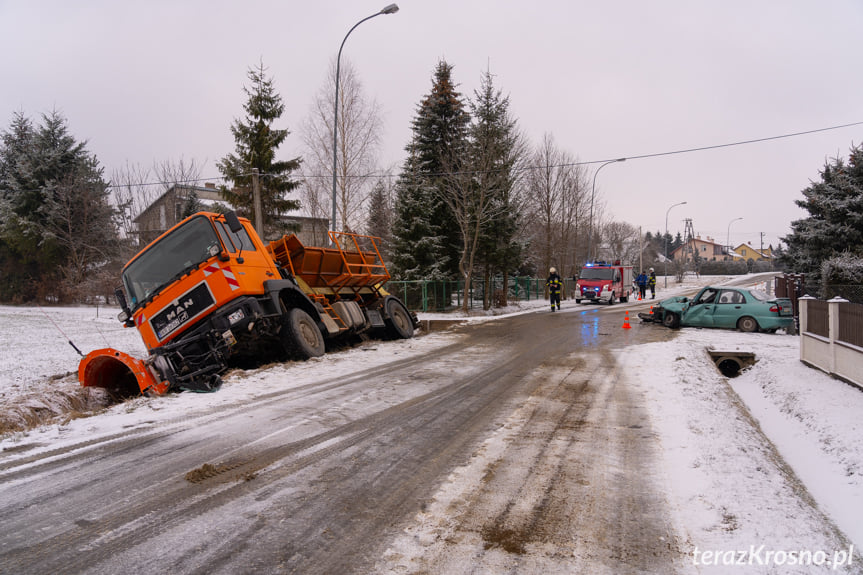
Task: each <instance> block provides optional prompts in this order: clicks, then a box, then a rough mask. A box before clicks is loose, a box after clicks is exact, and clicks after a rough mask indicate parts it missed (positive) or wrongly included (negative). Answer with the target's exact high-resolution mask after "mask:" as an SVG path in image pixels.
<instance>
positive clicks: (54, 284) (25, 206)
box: [0, 111, 117, 301]
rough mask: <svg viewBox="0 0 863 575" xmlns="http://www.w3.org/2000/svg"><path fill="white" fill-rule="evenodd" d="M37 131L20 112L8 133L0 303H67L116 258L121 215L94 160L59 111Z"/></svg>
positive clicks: (2, 173) (2, 172) (0, 170)
mask: <svg viewBox="0 0 863 575" xmlns="http://www.w3.org/2000/svg"><path fill="white" fill-rule="evenodd" d="M42 121H43V123H42V125H41V126H40V127H39V128H38V129H32V128H31V127H30V125H29V121H27V120H26V119H25V118H24V117H23V115H22V114H18V115H16V116H15V117H14V118H13V122H12V125H11V126H10V130H9V131H7V132H5V133H4V135H3V142H4V147H3V150H2V154H0V156H2V160H0V166H2V167H0V177H2V181H3V185H2V188H3V192H2V202H0V203H2V208H0V209H2V223H0V243H2V245H3V249H2V266H3V272H4V273H2V274H0V276H2V278H3V281H2V285H0V298H2V299H4V300H21V301H29V300H31V299H34V298H40V297H50V298H51V299H52V300H53V301H63V300H64V299H68V298H69V297H71V295H72V294H73V292H74V290H75V289H76V288H77V287H78V286H79V285H80V284H82V283H83V282H84V281H85V280H86V277H87V275H88V274H89V273H91V272H93V271H94V270H95V269H97V268H98V267H100V266H104V265H105V264H106V263H107V262H110V260H111V259H112V258H114V257H115V255H116V252H115V251H114V248H116V245H117V230H116V225H115V221H114V215H115V211H114V209H113V208H112V207H111V205H110V202H109V201H108V194H107V183H106V182H105V181H104V179H103V175H102V168H101V167H100V166H99V162H98V160H97V159H96V157H95V156H93V155H91V154H90V153H89V152H88V151H87V149H86V143H85V142H78V141H76V140H75V138H74V137H73V136H72V135H71V134H70V133H69V129H68V126H67V124H66V119H65V118H64V117H63V116H62V115H61V114H60V113H59V112H56V111H54V112H52V113H51V114H43V116H42Z"/></svg>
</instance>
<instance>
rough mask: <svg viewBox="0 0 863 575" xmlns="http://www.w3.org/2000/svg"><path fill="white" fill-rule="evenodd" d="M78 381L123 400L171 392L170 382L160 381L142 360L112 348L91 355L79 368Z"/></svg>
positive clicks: (95, 351)
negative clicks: (126, 397)
mask: <svg viewBox="0 0 863 575" xmlns="http://www.w3.org/2000/svg"><path fill="white" fill-rule="evenodd" d="M78 381H79V382H80V383H81V385H82V386H84V387H101V388H104V389H107V390H108V391H110V392H112V393H116V394H119V395H122V396H132V395H139V394H142V393H143V394H144V395H161V394H163V393H165V392H166V391H167V390H168V382H166V381H158V380H157V379H156V378H155V377H154V376H153V373H152V372H151V371H150V370H149V369H148V368H147V365H146V364H145V363H144V362H143V361H142V360H140V359H138V358H136V357H132V356H131V355H128V354H125V353H123V352H122V351H117V350H116V349H111V348H104V349H97V350H94V351H91V352H90V353H88V354H87V357H85V358H84V359H82V360H81V363H80V364H78Z"/></svg>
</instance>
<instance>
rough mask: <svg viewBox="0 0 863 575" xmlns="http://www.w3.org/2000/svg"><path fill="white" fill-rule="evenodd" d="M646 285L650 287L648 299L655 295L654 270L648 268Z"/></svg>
mask: <svg viewBox="0 0 863 575" xmlns="http://www.w3.org/2000/svg"><path fill="white" fill-rule="evenodd" d="M647 287H649V288H650V299H654V298H655V297H656V272H655V271H653V268H650V275H649V276H647Z"/></svg>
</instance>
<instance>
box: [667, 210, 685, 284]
mask: <svg viewBox="0 0 863 575" xmlns="http://www.w3.org/2000/svg"><path fill="white" fill-rule="evenodd" d="M685 203H686V202H680V203H679V204H674V205H673V206H671V208H673V207H675V206H682V205H683V204H685ZM671 208H668V210H667V211H666V212H665V272H664V274H665V287H666V289H667V288H668V212H670V211H671Z"/></svg>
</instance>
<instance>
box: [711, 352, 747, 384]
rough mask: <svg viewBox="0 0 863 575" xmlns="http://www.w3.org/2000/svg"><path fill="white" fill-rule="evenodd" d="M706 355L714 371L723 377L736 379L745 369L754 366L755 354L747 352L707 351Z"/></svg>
mask: <svg viewBox="0 0 863 575" xmlns="http://www.w3.org/2000/svg"><path fill="white" fill-rule="evenodd" d="M707 355H709V356H710V359H711V360H712V361H713V363H714V365H716V369H718V370H719V372H720V373H721V374H722V375H724V376H725V377H737V376H738V375H739V374H740V372H741V371H742V370H744V369H746V368H747V367H751V366H753V365H755V361H756V359H755V354H754V353H752V352H749V351H717V350H715V349H708V350H707Z"/></svg>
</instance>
